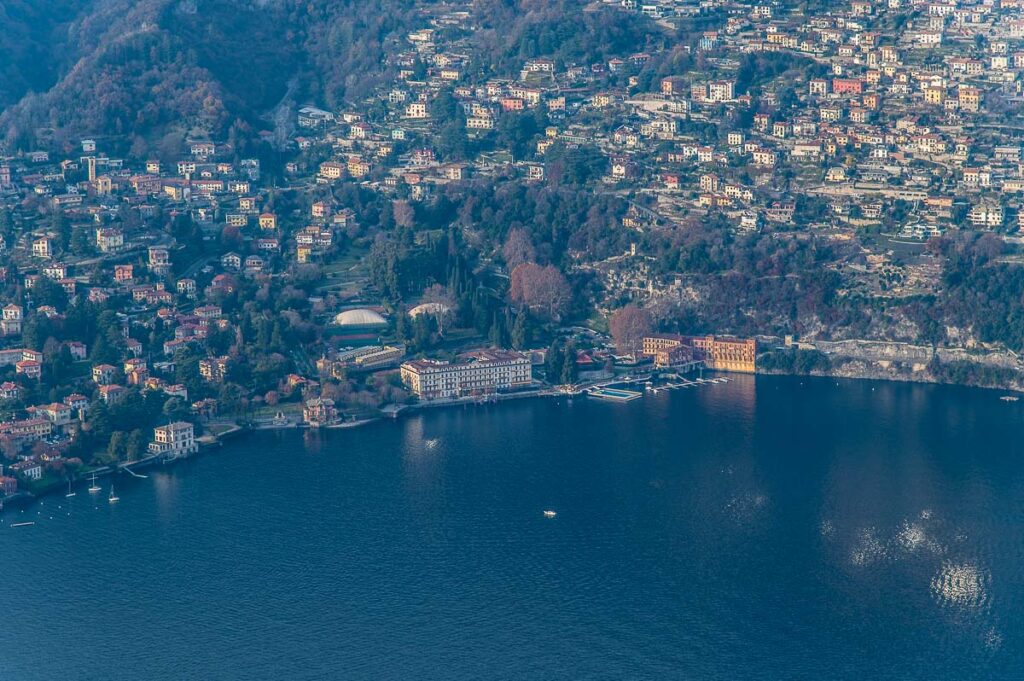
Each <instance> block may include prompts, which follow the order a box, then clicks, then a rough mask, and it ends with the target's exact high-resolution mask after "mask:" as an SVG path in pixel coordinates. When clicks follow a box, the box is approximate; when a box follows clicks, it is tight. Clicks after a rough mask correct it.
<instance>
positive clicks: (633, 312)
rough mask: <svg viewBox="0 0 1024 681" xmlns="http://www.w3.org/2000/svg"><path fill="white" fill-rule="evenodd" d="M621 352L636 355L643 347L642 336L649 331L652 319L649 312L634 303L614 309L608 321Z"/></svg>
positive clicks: (652, 325) (652, 323)
mask: <svg viewBox="0 0 1024 681" xmlns="http://www.w3.org/2000/svg"><path fill="white" fill-rule="evenodd" d="M608 327H609V329H610V330H611V332H612V338H613V339H614V340H615V347H616V348H617V349H618V351H619V352H620V353H621V354H625V355H633V356H636V354H637V353H639V352H640V350H641V349H642V348H643V342H644V336H647V335H649V334H650V333H651V329H653V328H654V320H653V318H652V317H651V313H650V312H648V311H647V310H645V309H643V308H642V307H637V306H636V305H627V306H625V307H623V308H621V309H618V310H616V311H615V313H614V314H613V315H612V317H611V319H610V320H609V322H608Z"/></svg>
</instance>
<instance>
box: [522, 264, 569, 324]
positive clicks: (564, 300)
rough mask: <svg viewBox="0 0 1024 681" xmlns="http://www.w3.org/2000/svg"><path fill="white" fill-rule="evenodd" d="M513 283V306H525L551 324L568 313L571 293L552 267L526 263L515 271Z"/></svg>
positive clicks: (567, 284) (556, 270)
mask: <svg viewBox="0 0 1024 681" xmlns="http://www.w3.org/2000/svg"><path fill="white" fill-rule="evenodd" d="M511 279H512V281H511V285H510V286H509V298H510V299H511V300H512V302H513V303H517V304H520V305H525V306H526V307H528V308H530V309H531V310H536V311H537V312H539V313H540V314H541V315H543V316H544V317H546V318H547V319H551V320H557V319H559V318H560V317H561V316H562V315H563V314H565V312H566V311H567V310H568V309H569V303H570V302H571V301H572V289H571V288H570V287H569V282H568V281H566V279H565V277H564V276H563V275H562V273H561V272H559V271H558V269H557V268H555V267H554V266H553V265H548V266H546V267H541V266H540V265H538V264H536V263H532V262H528V263H523V264H521V265H519V266H518V267H516V268H515V269H514V270H512V278H511Z"/></svg>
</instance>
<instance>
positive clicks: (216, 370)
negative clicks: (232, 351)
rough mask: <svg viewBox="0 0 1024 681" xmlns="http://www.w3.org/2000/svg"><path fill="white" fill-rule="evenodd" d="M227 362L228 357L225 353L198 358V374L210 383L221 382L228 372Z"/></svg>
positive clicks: (228, 360)
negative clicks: (219, 355) (218, 355)
mask: <svg viewBox="0 0 1024 681" xmlns="http://www.w3.org/2000/svg"><path fill="white" fill-rule="evenodd" d="M229 362H230V358H228V357H227V356H226V355H225V356H222V357H207V358H205V359H201V360H199V375H200V376H202V377H203V378H204V379H206V380H207V381H209V382H210V383H223V382H224V377H225V376H226V375H227V373H228V363H229Z"/></svg>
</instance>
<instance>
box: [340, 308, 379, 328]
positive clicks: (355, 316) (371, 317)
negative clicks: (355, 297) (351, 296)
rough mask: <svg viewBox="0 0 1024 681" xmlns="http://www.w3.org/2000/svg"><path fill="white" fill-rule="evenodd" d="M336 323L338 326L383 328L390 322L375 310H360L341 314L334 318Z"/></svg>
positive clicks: (346, 311)
mask: <svg viewBox="0 0 1024 681" xmlns="http://www.w3.org/2000/svg"><path fill="white" fill-rule="evenodd" d="M334 323H335V324H337V325H338V326H383V325H385V324H387V323H388V321H387V320H386V319H384V318H383V317H381V316H380V315H379V314H377V313H376V312H374V311H373V310H367V309H365V308H360V309H357V310H345V311H344V312H339V313H338V314H337V315H335V317H334Z"/></svg>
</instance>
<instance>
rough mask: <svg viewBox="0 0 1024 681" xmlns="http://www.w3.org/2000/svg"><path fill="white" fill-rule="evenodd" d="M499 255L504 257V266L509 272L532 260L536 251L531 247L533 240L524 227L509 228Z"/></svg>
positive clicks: (535, 255)
mask: <svg viewBox="0 0 1024 681" xmlns="http://www.w3.org/2000/svg"><path fill="white" fill-rule="evenodd" d="M501 256H502V257H503V258H504V259H505V266H506V267H508V269H509V271H510V272H511V271H512V270H514V269H515V268H517V267H519V266H520V265H522V264H523V263H525V262H533V261H534V260H535V259H536V257H537V252H536V250H535V249H534V248H533V242H532V241H531V240H530V235H529V234H527V233H526V230H525V229H522V228H521V227H517V228H514V229H511V230H509V233H508V237H506V239H505V245H504V246H503V247H502V249H501Z"/></svg>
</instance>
